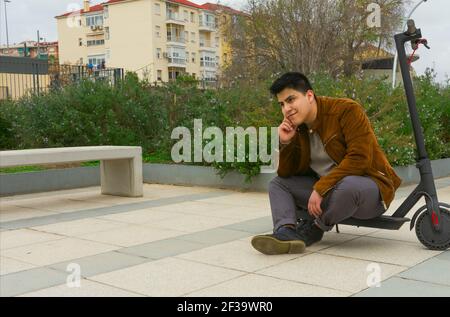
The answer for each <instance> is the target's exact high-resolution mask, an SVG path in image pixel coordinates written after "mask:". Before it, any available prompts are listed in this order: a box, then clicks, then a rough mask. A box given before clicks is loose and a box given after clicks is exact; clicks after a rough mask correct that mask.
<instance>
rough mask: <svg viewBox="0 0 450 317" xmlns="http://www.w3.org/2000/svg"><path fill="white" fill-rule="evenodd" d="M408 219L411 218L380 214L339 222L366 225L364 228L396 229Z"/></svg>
mask: <svg viewBox="0 0 450 317" xmlns="http://www.w3.org/2000/svg"><path fill="white" fill-rule="evenodd" d="M409 221H411V219H409V218H401V217H391V216H380V217H377V218H373V219H367V220H361V219H355V218H349V219H346V220H344V221H342V222H341V223H340V224H342V225H350V226H357V227H366V228H378V229H386V230H398V229H400V227H401V226H403V225H404V224H405V223H406V222H409Z"/></svg>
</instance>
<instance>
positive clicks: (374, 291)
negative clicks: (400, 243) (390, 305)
mask: <svg viewBox="0 0 450 317" xmlns="http://www.w3.org/2000/svg"><path fill="white" fill-rule="evenodd" d="M354 296H355V297H449V296H450V287H448V286H443V285H437V284H431V283H425V282H420V281H412V280H407V279H403V278H399V277H393V278H390V279H389V280H387V281H384V282H382V283H381V287H379V288H376V287H374V288H369V289H367V290H364V291H363V292H360V293H358V294H355V295H354Z"/></svg>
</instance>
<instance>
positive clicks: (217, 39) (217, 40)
mask: <svg viewBox="0 0 450 317" xmlns="http://www.w3.org/2000/svg"><path fill="white" fill-rule="evenodd" d="M219 45H220V38H218V37H216V47H219Z"/></svg>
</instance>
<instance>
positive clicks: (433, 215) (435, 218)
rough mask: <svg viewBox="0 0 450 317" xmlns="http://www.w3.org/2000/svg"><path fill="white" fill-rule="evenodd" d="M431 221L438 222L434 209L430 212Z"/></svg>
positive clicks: (435, 223)
mask: <svg viewBox="0 0 450 317" xmlns="http://www.w3.org/2000/svg"><path fill="white" fill-rule="evenodd" d="M431 222H432V223H433V225H438V224H439V218H438V216H437V215H436V213H435V212H434V211H433V212H432V213H431Z"/></svg>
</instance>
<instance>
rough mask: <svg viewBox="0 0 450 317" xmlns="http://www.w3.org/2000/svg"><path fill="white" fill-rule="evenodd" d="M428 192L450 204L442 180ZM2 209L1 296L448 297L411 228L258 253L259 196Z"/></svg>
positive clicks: (442, 269) (445, 261)
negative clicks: (300, 250)
mask: <svg viewBox="0 0 450 317" xmlns="http://www.w3.org/2000/svg"><path fill="white" fill-rule="evenodd" d="M436 185H437V188H438V194H439V198H440V200H441V201H444V202H447V203H448V202H450V178H443V179H438V180H436ZM413 188H414V186H405V187H401V188H400V189H399V190H398V191H397V195H396V200H395V201H394V202H393V203H392V205H391V208H390V210H389V211H388V212H387V214H389V213H392V212H393V210H395V208H396V207H398V206H399V205H400V204H401V202H402V200H403V199H404V198H405V197H406V196H407V195H408V193H409V192H410V191H411V190H412V189H413ZM421 205H423V201H420V202H419V203H418V205H417V206H416V208H415V209H414V210H416V209H417V208H418V207H419V206H421ZM0 208H1V211H0V227H1V229H0V230H1V231H0V274H1V277H0V295H1V296H187V297H196V296H208V297H209V296H239V297H240V296H249V297H259V296H297V297H305V296H450V274H448V272H449V269H450V251H447V252H437V251H430V250H427V249H425V248H424V247H423V246H422V245H421V244H420V242H419V241H418V240H417V238H416V235H415V232H414V231H409V225H408V224H407V225H405V226H404V227H402V229H401V230H399V231H386V230H377V229H368V228H356V227H349V226H340V233H336V231H332V232H330V233H327V234H326V235H325V238H324V240H323V241H322V242H320V243H318V244H316V245H313V246H312V247H310V248H307V252H306V253H304V254H300V255H280V256H265V255H262V254H260V253H258V252H257V251H255V250H254V249H253V248H252V247H251V245H250V239H251V237H252V236H254V235H256V234H262V233H269V232H271V230H272V220H271V216H270V206H269V199H268V195H267V193H255V192H238V191H231V190H221V189H213V188H202V187H182V186H169V185H156V184H145V185H144V196H143V197H142V198H125V197H123V198H122V197H116V196H104V195H101V194H100V188H99V187H91V188H80V189H74V190H63V191H55V192H46V193H38V194H29V195H19V196H11V197H3V198H1V202H0ZM408 216H409V217H412V213H410V214H409V215H408ZM78 273H79V274H78ZM377 274H378V275H377ZM78 275H80V276H81V280H79V282H80V283H79V285H78V284H77V283H76V282H77V278H76V277H77V276H78ZM377 276H379V277H380V278H381V283H380V284H379V286H380V287H375V285H373V283H372V284H371V282H373V281H374V278H375V281H376V278H377ZM369 285H371V287H369Z"/></svg>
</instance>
